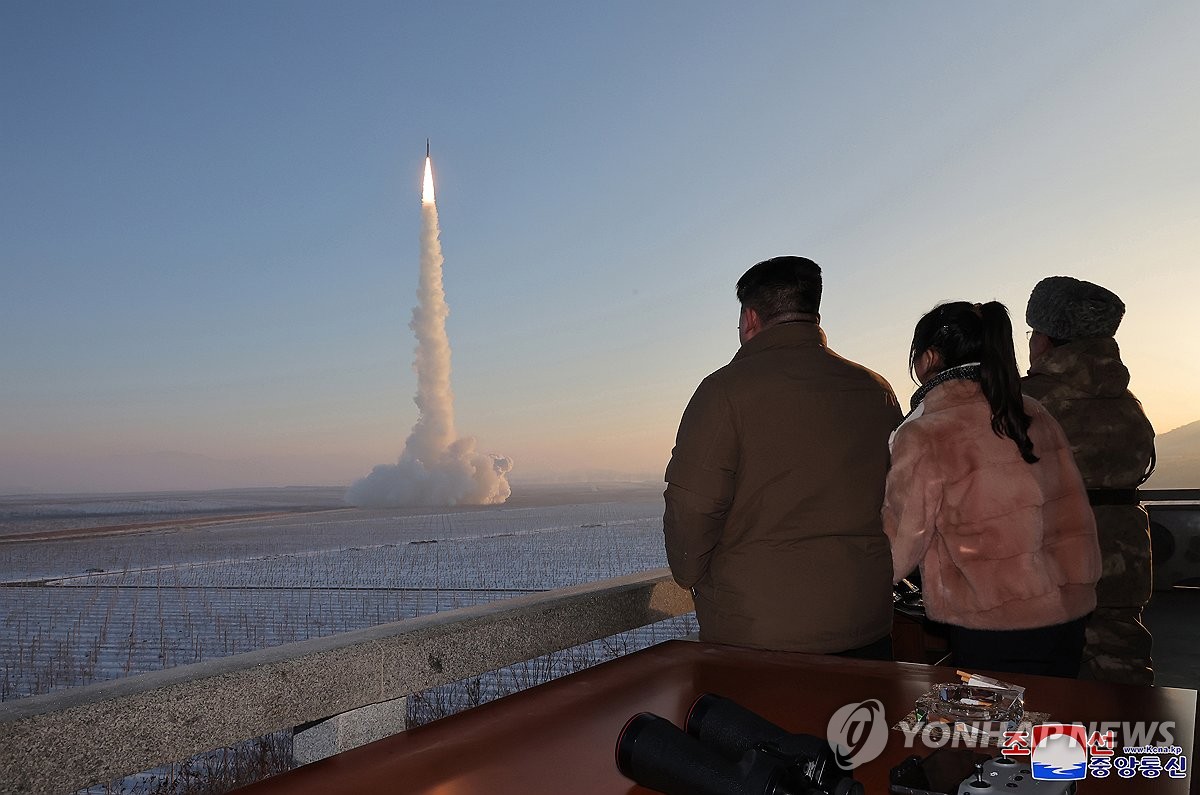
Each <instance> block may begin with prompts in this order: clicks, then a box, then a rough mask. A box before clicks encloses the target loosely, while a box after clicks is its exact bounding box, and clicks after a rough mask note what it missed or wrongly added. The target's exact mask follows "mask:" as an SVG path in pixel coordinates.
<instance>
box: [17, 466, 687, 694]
mask: <svg viewBox="0 0 1200 795" xmlns="http://www.w3.org/2000/svg"><path fill="white" fill-rule="evenodd" d="M339 497H340V494H338V493H337V492H335V491H333V490H328V489H314V490H309V491H305V490H296V489H275V490H266V489H265V490H255V491H246V492H230V493H208V494H199V495H152V496H142V497H139V496H138V495H121V496H119V497H114V498H101V497H87V498H83V497H59V498H33V497H26V498H20V499H17V498H0V700H7V699H15V698H23V697H25V696H29V695H33V694H36V693H46V692H50V691H53V690H58V689H62V688H65V687H73V686H76V685H83V684H88V683H91V682H96V681H103V680H108V679H114V678H118V677H122V676H129V675H132V674H137V673H142V672H146V671H152V670H157V669H160V668H164V667H170V666H174V665H182V664H186V663H192V662H197V661H200V660H205V659H209V658H212V657H221V656H226V655H230V654H237V653H239V652H244V651H250V650H253V649H258V648H263V647H267V646H273V645H278V644H282V643H290V642H293V641H298V640H304V639H306V638H311V637H317V636H322V635H330V634H334V633H337V632H344V631H346V630H350V629H357V628H360V627H366V626H371V625H374V624H379V623H383V622H388V621H396V620H399V619H404V618H410V617H413V616H417V615H422V614H426V613H431V612H436V611H439V610H449V609H453V608H456V607H462V606H467V605H474V604H478V603H481V602H488V601H493V600H496V599H505V598H508V597H511V596H516V595H521V594H525V593H530V592H534V591H542V590H547V589H552V588H559V587H564V586H568V585H575V584H579V583H584V582H589V581H593V580H598V579H605V578H608V577H614V576H618V575H621V574H628V573H631V572H636V571H644V570H647V569H652V568H657V567H660V566H664V565H665V564H666V561H665V557H664V554H663V548H662V497H661V486H659V485H656V484H650V485H647V486H621V487H615V486H613V487H599V488H596V487H593V488H586V489H568V488H565V487H546V488H543V489H540V490H539V489H538V488H536V487H530V488H527V489H525V490H524V492H523V493H521V492H518V493H516V494H514V499H513V500H512V501H510V504H508V505H504V506H488V507H480V508H451V509H439V510H430V509H423V510H416V509H397V510H392V511H387V510H374V511H363V510H358V509H351V508H345V507H343V506H342V505H341V504H340V501H339ZM690 629H691V625H690V623H689V622H687V621H677V622H675V623H674V624H673V625H672V627H670V628H666V629H663V628H658V629H656V630H654V631H653V633H652V634H653V635H654V636H655V637H654V639H660V638H661V636H662V634H663V632H666V633H668V634H680V633H681V632H685V631H689V630H690ZM642 634H646V633H642ZM645 640H646V641H647V642H648V641H649V640H650V638H649V637H647V638H646V639H645ZM635 643H636V641H635ZM623 645H625V646H628V643H625V642H623ZM638 645H641V644H638Z"/></svg>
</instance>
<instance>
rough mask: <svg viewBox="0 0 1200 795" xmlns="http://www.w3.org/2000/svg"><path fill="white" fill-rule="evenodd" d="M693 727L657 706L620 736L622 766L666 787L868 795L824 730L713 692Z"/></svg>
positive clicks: (670, 793)
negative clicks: (790, 725)
mask: <svg viewBox="0 0 1200 795" xmlns="http://www.w3.org/2000/svg"><path fill="white" fill-rule="evenodd" d="M685 729H686V731H685V730H683V729H680V728H678V727H677V726H676V725H675V724H673V723H671V722H670V721H669V720H667V719H666V718H661V717H659V716H658V715H654V714H652V713H649V712H641V713H638V714H637V715H634V716H633V717H632V718H630V719H629V722H628V723H626V724H625V727H624V728H623V729H621V734H620V735H619V736H618V737H617V749H616V752H617V769H618V770H620V771H621V773H622V774H623V775H625V776H626V777H627V778H630V779H633V780H634V781H635V782H637V783H638V784H640V785H642V786H643V787H647V788H649V789H653V790H658V791H659V792H663V793H666V795H865V793H864V790H863V787H862V784H860V783H858V782H857V781H855V780H854V779H853V777H852V776H851V775H850V773H848V772H847V771H844V770H842V769H841V768H839V767H838V766H837V763H836V760H835V758H834V755H833V750H832V749H831V748H830V747H829V743H828V742H826V741H825V740H824V739H823V738H820V737H814V736H812V735H808V734H792V733H791V732H788V731H786V730H784V729H782V728H780V727H779V726H776V725H775V724H774V723H771V722H770V721H769V720H767V719H766V718H764V717H762V716H761V715H758V714H756V713H754V712H751V711H750V710H748V709H746V708H745V707H743V706H741V705H739V704H737V703H735V702H733V701H730V700H729V699H727V698H722V697H721V696H717V695H714V694H712V693H706V694H704V695H702V696H700V697H699V698H698V699H696V701H695V702H694V703H693V704H692V707H691V709H690V710H689V711H688V716H687V720H686V721H685Z"/></svg>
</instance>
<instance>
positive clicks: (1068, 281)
mask: <svg viewBox="0 0 1200 795" xmlns="http://www.w3.org/2000/svg"><path fill="white" fill-rule="evenodd" d="M1124 314H1125V304H1124V303H1122V302H1121V299H1120V298H1118V297H1117V296H1116V295H1114V294H1113V293H1112V292H1111V291H1109V290H1106V289H1105V288H1103V287H1101V286H1099V285H1097V284H1092V283H1091V282H1085V281H1080V280H1079V279H1073V278H1071V277H1069V276H1051V277H1050V278H1048V279H1043V280H1042V281H1040V282H1038V284H1037V286H1036V287H1034V288H1033V293H1032V294H1031V295H1030V296H1029V305H1028V307H1027V309H1026V311H1025V319H1026V322H1028V324H1029V326H1030V328H1032V329H1033V333H1032V335H1031V336H1030V338H1029V361H1030V368H1029V375H1028V376H1027V377H1026V378H1025V379H1023V382H1022V385H1021V389H1022V391H1023V392H1024V393H1025V394H1027V395H1029V396H1030V397H1032V398H1035V399H1037V400H1038V401H1040V402H1041V404H1042V405H1043V406H1045V407H1046V410H1047V411H1049V412H1050V413H1051V414H1052V415H1053V416H1054V418H1055V419H1057V420H1058V422H1059V424H1061V425H1062V428H1063V431H1064V432H1065V433H1066V435H1067V439H1068V440H1069V441H1070V444H1071V450H1072V452H1074V454H1075V463H1076V464H1078V466H1079V472H1080V474H1082V475H1083V481H1084V484H1085V485H1086V486H1087V488H1088V496H1089V498H1090V500H1091V503H1092V510H1093V512H1094V513H1095V514H1096V529H1097V531H1098V533H1099V536H1100V553H1101V555H1102V556H1103V560H1104V574H1103V576H1102V577H1101V578H1100V582H1099V584H1097V586H1096V611H1095V612H1094V613H1093V614H1092V617H1091V620H1090V621H1089V622H1088V626H1087V641H1086V645H1085V647H1084V651H1083V667H1082V668H1081V670H1080V676H1082V677H1085V678H1091V679H1102V680H1105V681H1110V682H1123V683H1126V684H1137V685H1151V684H1153V683H1154V671H1153V668H1152V664H1151V657H1150V646H1151V638H1150V631H1149V630H1148V629H1146V626H1145V624H1143V623H1142V608H1143V607H1144V606H1145V604H1146V603H1147V602H1148V601H1149V600H1150V593H1151V590H1152V587H1153V584H1152V576H1151V561H1150V520H1149V517H1148V516H1147V515H1146V511H1145V509H1144V508H1142V507H1141V505H1140V504H1138V501H1137V495H1136V493H1135V492H1134V489H1135V488H1136V487H1137V486H1138V485H1140V484H1141V483H1142V481H1143V480H1145V479H1146V476H1147V475H1148V472H1149V469H1150V465H1151V461H1152V460H1153V457H1154V428H1152V427H1151V426H1150V421H1149V420H1148V419H1146V415H1145V413H1144V412H1143V411H1142V404H1141V403H1139V402H1138V400H1137V398H1135V397H1134V396H1133V395H1132V394H1131V393H1130V391H1129V389H1128V387H1129V370H1128V369H1126V367H1125V365H1124V364H1123V363H1122V362H1121V351H1120V349H1119V348H1118V347H1117V341H1116V340H1115V339H1113V335H1114V334H1115V333H1116V331H1117V326H1118V325H1120V323H1121V318H1122V317H1123V316H1124Z"/></svg>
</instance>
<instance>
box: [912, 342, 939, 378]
mask: <svg viewBox="0 0 1200 795" xmlns="http://www.w3.org/2000/svg"><path fill="white" fill-rule="evenodd" d="M941 370H942V354H941V352H940V351H937V350H935V349H933V348H926V349H925V351H924V352H923V353H922V354H921V355H920V356H918V357H917V361H916V363H915V364H914V365H913V372H914V373H916V375H917V380H918V381H920V382H921V383H922V384H923V383H925V382H926V381H928V380H929V379H930V378H932V377H933V376H935V375H937V374H938V373H939V372H941Z"/></svg>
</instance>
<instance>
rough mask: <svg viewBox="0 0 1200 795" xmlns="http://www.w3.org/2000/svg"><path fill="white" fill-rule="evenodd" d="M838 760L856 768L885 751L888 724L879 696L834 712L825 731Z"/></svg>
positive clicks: (845, 767) (846, 766)
mask: <svg viewBox="0 0 1200 795" xmlns="http://www.w3.org/2000/svg"><path fill="white" fill-rule="evenodd" d="M825 734H826V737H827V738H828V740H829V747H830V748H832V749H833V755H834V759H836V760H837V764H838V767H840V768H841V769H842V770H853V769H854V768H856V767H858V766H859V765H861V764H864V763H866V762H870V761H871V760H872V759H874V758H875V757H877V756H879V755H880V754H881V753H883V748H884V746H886V745H887V735H888V726H887V719H886V718H885V717H884V714H883V704H882V703H880V702H879V700H878V699H874V698H873V699H871V700H870V701H861V702H858V703H855V704H847V705H845V706H844V707H841V708H840V709H838V711H837V712H835V713H833V717H831V718H830V719H829V725H828V726H827V727H826V730H825Z"/></svg>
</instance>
